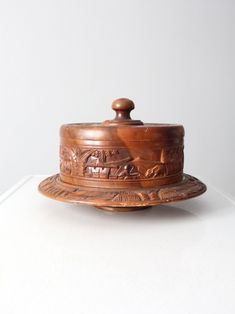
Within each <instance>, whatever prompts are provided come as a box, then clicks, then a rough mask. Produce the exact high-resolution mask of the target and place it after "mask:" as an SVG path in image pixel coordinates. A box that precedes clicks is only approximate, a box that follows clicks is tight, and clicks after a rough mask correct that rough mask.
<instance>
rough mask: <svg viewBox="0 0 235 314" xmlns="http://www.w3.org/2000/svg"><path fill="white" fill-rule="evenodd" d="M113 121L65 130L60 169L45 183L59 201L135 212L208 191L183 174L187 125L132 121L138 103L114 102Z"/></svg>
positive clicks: (69, 126)
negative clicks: (114, 113)
mask: <svg viewBox="0 0 235 314" xmlns="http://www.w3.org/2000/svg"><path fill="white" fill-rule="evenodd" d="M112 108H113V109H114V110H115V111H116V117H115V118H114V119H113V120H107V121H104V122H103V123H99V124H94V123H81V124H79V123H76V124H66V125H62V127H61V129H60V138H61V141H60V173H59V174H56V175H54V176H51V177H49V178H47V179H45V180H44V181H42V182H41V184H40V185H39V191H40V192H41V193H43V194H44V195H46V196H48V197H51V198H53V199H56V200H60V201H65V202H73V203H84V204H90V205H94V206H96V207H99V208H102V209H107V210H112V211H130V210H136V209H143V208H146V207H149V206H152V205H158V204H162V203H169V202H174V201H180V200H185V199H188V198H191V197H195V196H198V195H200V194H202V193H204V192H205V191H206V186H205V184H204V183H202V182H201V181H199V180H198V179H196V178H195V177H192V176H190V175H187V174H184V173H183V164H184V128H183V126H182V125H176V124H157V123H156V124H148V123H145V124H144V123H143V122H142V121H140V120H132V119H131V118H130V111H131V110H133V109H134V103H133V102H132V101H131V100H129V99H126V98H120V99H117V100H115V101H114V102H113V103H112Z"/></svg>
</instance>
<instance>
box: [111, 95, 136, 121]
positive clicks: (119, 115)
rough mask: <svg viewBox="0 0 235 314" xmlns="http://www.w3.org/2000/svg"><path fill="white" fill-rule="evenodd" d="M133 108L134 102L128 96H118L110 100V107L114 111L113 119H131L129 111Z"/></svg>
mask: <svg viewBox="0 0 235 314" xmlns="http://www.w3.org/2000/svg"><path fill="white" fill-rule="evenodd" d="M134 108H135V104H134V103H133V101H132V100H130V99H128V98H118V99H116V100H114V101H113V102H112V109H113V110H115V111H116V117H115V119H114V120H118V121H126V120H131V117H130V112H131V110H133V109H134Z"/></svg>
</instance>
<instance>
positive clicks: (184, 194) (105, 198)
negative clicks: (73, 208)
mask: <svg viewBox="0 0 235 314" xmlns="http://www.w3.org/2000/svg"><path fill="white" fill-rule="evenodd" d="M39 191H40V192H41V193H42V194H44V195H46V196H48V197H50V198H53V199H55V200H58V201H64V202H71V203H84V204H88V205H93V206H96V207H99V208H102V209H106V210H113V211H115V210H116V211H121V210H122V211H130V210H133V209H135V210H138V209H141V208H142V209H143V208H146V207H148V206H153V205H158V204H163V203H169V202H176V201H181V200H186V199H189V198H192V197H195V196H198V195H200V194H202V193H204V192H205V191H206V186H205V184H204V183H202V182H201V181H200V180H198V179H197V178H194V177H192V176H190V175H187V174H184V175H183V180H182V181H181V182H180V183H177V184H171V185H164V186H159V187H155V188H145V189H144V188H142V189H117V188H116V189H113V190H112V189H111V188H108V189H103V188H102V189H101V188H88V187H80V186H75V185H71V184H67V183H64V182H62V181H61V180H60V176H59V174H57V175H54V176H51V177H49V178H47V179H45V180H44V181H42V182H41V184H40V185H39Z"/></svg>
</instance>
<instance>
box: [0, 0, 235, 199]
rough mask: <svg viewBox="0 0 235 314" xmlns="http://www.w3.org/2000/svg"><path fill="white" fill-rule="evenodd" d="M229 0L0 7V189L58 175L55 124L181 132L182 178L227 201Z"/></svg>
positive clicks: (44, 1)
mask: <svg viewBox="0 0 235 314" xmlns="http://www.w3.org/2000/svg"><path fill="white" fill-rule="evenodd" d="M234 38H235V1H233V0H231V1H230V0H220V1H219V0H191V1H190V0H185V1H183V0H180V1H177V0H168V1H160V0H155V1H153V0H148V1H147V0H142V1H139V0H138V1H137V0H135V1H134V0H116V1H114V0H107V1H104V0H99V1H95V0H93V1H89V0H83V1H79V0H74V1H72V0H63V1H58V0H57V1H56V0H54V1H53V0H40V1H32V0H28V1H27V0H21V1H17V0H15V1H12V0H6V1H2V0H1V1H0V45H1V46H0V139H1V152H0V190H2V191H3V190H5V189H6V188H8V187H9V186H11V185H12V184H13V183H15V182H16V181H17V180H19V179H20V178H21V177H22V176H24V175H27V174H49V173H55V172H57V171H58V145H59V135H58V130H59V126H60V125H61V124H62V123H67V122H85V121H103V120H105V119H108V118H111V117H112V116H113V113H112V112H111V109H110V104H111V101H112V100H113V99H115V98H118V97H129V98H131V99H133V100H134V101H135V103H136V110H135V113H133V118H141V119H142V120H143V121H145V122H147V121H148V122H177V123H182V124H183V125H184V126H185V130H186V138H185V171H186V172H189V173H191V174H199V175H200V176H201V177H202V178H205V182H208V181H209V182H211V183H213V184H214V185H217V186H218V187H220V188H222V189H223V190H225V191H227V192H228V193H232V194H234V195H235V185H234V179H235V170H234V168H235V167H234V152H235V140H234V133H235V132H234V131H235V126H234V118H235V109H234V106H235V104H234V100H235V58H234V56H235V41H234Z"/></svg>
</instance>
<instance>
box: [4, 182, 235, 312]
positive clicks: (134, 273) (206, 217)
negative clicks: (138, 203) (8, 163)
mask: <svg viewBox="0 0 235 314" xmlns="http://www.w3.org/2000/svg"><path fill="white" fill-rule="evenodd" d="M43 178H44V177H43V176H31V177H28V178H25V179H24V180H23V181H21V182H20V183H19V184H17V185H16V186H15V187H13V188H12V189H11V190H10V191H8V192H6V193H5V194H3V195H2V196H1V199H0V200H1V204H0V313H1V314H8V313H10V314H13V313H14V314H21V313H23V314H37V313H38V314H47V313H50V314H51V313H56V314H59V313H69V314H72V313H76V314H83V313H84V314H88V313H89V314H90V313H92V314H93V313H94V314H117V313H124V314H129V313H133V314H139V313H141V314H142V313H144V314H152V313H154V314H156V313H159V314H160V313H172V314H173V313H174V314H177V313H179V314H183V313H185V314H186V313H187V314H193V313H196V314H202V313H206V314H209V313H211V314H212V313H213V314H215V313H219V314H222V313H223V314H230V313H231V314H234V313H235V205H234V202H233V201H232V200H231V199H229V198H228V197H226V196H224V195H223V194H221V193H220V192H218V191H217V190H215V189H214V188H212V187H209V188H208V192H207V193H206V194H204V195H203V196H201V197H198V198H196V199H192V200H188V201H185V202H179V203H176V204H175V205H171V206H168V205H167V206H159V207H155V208H152V209H150V210H145V211H138V212H131V213H107V212H104V211H101V210H97V209H95V208H92V207H88V206H75V205H72V204H66V203H60V202H56V201H53V200H50V199H47V198H45V197H43V196H42V195H40V194H39V193H38V191H37V185H38V183H39V182H40V181H41V180H42V179H43Z"/></svg>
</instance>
